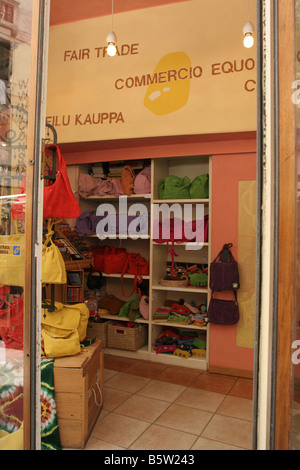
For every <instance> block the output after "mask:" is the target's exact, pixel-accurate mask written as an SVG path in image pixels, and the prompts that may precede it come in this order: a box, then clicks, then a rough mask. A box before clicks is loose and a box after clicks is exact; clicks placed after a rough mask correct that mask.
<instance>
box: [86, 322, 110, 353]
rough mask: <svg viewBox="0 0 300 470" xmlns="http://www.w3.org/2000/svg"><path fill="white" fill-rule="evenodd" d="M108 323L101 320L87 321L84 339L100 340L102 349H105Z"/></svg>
mask: <svg viewBox="0 0 300 470" xmlns="http://www.w3.org/2000/svg"><path fill="white" fill-rule="evenodd" d="M108 323H110V322H109V321H108V320H104V319H101V320H100V321H99V322H94V321H89V322H88V326H87V330H86V337H87V339H94V338H99V339H102V347H103V348H106V347H107V325H108Z"/></svg>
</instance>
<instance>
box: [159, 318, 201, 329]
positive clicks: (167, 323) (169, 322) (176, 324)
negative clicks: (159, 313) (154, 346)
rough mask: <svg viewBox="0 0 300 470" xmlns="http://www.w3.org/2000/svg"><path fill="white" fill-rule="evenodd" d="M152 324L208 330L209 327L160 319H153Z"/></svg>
mask: <svg viewBox="0 0 300 470" xmlns="http://www.w3.org/2000/svg"><path fill="white" fill-rule="evenodd" d="M152 325H158V326H172V327H174V328H188V329H189V330H203V331H207V329H208V327H207V325H206V326H197V325H193V324H192V323H191V324H189V325H184V324H182V323H176V322H171V321H166V322H162V321H159V320H152Z"/></svg>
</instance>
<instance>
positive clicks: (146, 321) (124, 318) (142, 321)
mask: <svg viewBox="0 0 300 470" xmlns="http://www.w3.org/2000/svg"><path fill="white" fill-rule="evenodd" d="M99 318H100V319H101V318H103V319H105V320H116V321H132V320H129V318H127V317H119V316H118V315H110V314H108V313H105V314H100V315H99ZM134 321H135V322H136V323H145V324H148V323H149V321H148V320H145V319H144V318H143V317H139V318H137V319H136V320H134ZM96 323H97V322H96Z"/></svg>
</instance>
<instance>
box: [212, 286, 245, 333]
mask: <svg viewBox="0 0 300 470" xmlns="http://www.w3.org/2000/svg"><path fill="white" fill-rule="evenodd" d="M213 294H214V292H212V295H211V299H210V302H209V306H208V310H207V316H208V318H209V321H210V322H211V323H215V324H216V325H234V324H235V323H237V322H238V321H239V318H240V315H239V307H238V303H237V294H236V291H234V296H235V300H223V299H216V298H214V297H213Z"/></svg>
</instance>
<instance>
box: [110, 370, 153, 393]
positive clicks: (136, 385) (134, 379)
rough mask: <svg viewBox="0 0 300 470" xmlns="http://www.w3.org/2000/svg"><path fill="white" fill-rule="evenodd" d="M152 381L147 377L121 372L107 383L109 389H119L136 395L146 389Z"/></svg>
mask: <svg viewBox="0 0 300 470" xmlns="http://www.w3.org/2000/svg"><path fill="white" fill-rule="evenodd" d="M149 381H150V379H147V378H146V377H139V376H138V375H131V374H126V373H122V372H119V373H118V374H116V375H114V376H113V377H112V378H111V379H109V380H107V381H106V382H105V385H106V386H107V387H112V388H117V389H118V390H123V391H124V392H130V393H136V392H137V391H138V390H139V389H140V388H142V387H144V385H146V384H147V383H148V382H149Z"/></svg>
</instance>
